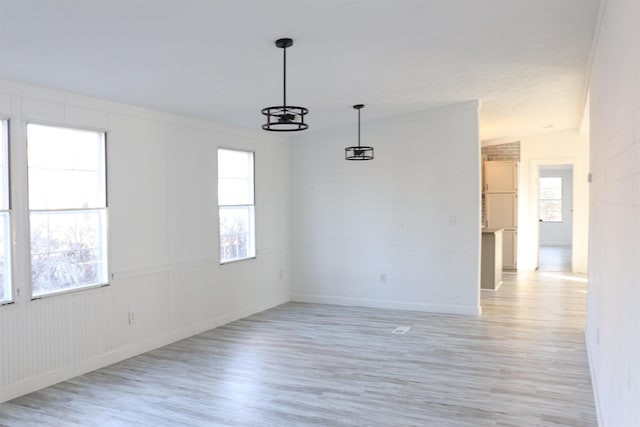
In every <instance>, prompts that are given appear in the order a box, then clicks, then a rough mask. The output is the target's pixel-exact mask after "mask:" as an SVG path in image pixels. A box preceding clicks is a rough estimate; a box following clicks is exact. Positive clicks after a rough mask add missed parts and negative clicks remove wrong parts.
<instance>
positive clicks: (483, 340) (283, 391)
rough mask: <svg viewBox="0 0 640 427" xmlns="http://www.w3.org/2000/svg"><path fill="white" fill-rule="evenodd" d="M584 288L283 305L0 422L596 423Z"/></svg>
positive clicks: (529, 276)
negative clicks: (464, 303) (444, 303)
mask: <svg viewBox="0 0 640 427" xmlns="http://www.w3.org/2000/svg"><path fill="white" fill-rule="evenodd" d="M563 277H565V278H563ZM585 289H586V284H585V283H584V280H581V279H580V277H577V276H560V275H557V274H555V275H554V274H552V273H526V274H522V273H519V274H517V273H505V284H504V285H503V286H502V287H501V288H500V290H499V291H497V292H493V291H483V292H482V306H483V309H484V313H483V315H482V316H481V317H474V316H457V315H437V314H426V313H418V312H406V311H393V310H379V309H365V308H351V307H338V306H325V305H313V304H298V303H288V304H285V305H282V306H280V307H277V308H275V309H272V310H269V311H266V312H263V313H260V314H257V315H254V316H251V317H249V318H246V319H243V320H239V321H236V322H233V323H231V324H228V325H226V326H224V327H221V328H218V329H214V330H211V331H208V332H205V333H203V334H200V335H197V336H194V337H191V338H188V339H186V340H183V341H180V342H178V343H175V344H172V345H169V346H166V347H163V348H161V349H158V350H156V351H153V352H150V353H146V354H143V355H141V356H138V357H135V358H132V359H129V360H126V361H124V362H121V363H118V364H115V365H112V366H109V367H107V368H104V369H100V370H98V371H95V372H92V373H89V374H87V375H83V376H80V377H77V378H75V379H72V380H70V381H66V382H64V383H61V384H57V385H55V386H52V387H49V388H46V389H44V390H41V391H38V392H35V393H31V394H29V395H27V396H24V397H21V398H18V399H15V400H13V401H11V402H7V403H5V404H2V405H0V425H2V426H27V425H51V426H75V425H82V426H101V425H108V426H117V425H139V426H147V425H148V426H169V425H171V426H180V425H190V426H210V425H212V426H277V427H282V426H385V427H389V426H518V427H526V426H572V427H575V426H595V425H596V417H595V410H594V402H593V396H592V389H591V382H590V379H589V370H588V365H587V356H586V352H585V344H584V338H583V324H584V316H585V297H586V293H585ZM398 326H410V327H411V329H410V330H409V331H408V332H407V333H406V334H404V335H399V334H394V333H393V331H394V329H395V328H396V327H398Z"/></svg>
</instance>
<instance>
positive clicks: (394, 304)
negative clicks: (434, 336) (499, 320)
mask: <svg viewBox="0 0 640 427" xmlns="http://www.w3.org/2000/svg"><path fill="white" fill-rule="evenodd" d="M291 301H295V302H307V303H315V304H332V305H348V306H358V307H371V308H388V309H392V310H411V311H425V312H430V313H445V314H466V315H475V316H479V315H480V314H482V307H480V306H479V305H477V306H476V305H455V304H425V303H415V302H407V301H381V300H375V299H369V298H354V297H340V296H328V295H317V294H305V293H301V294H293V295H291Z"/></svg>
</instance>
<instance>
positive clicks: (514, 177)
mask: <svg viewBox="0 0 640 427" xmlns="http://www.w3.org/2000/svg"><path fill="white" fill-rule="evenodd" d="M484 191H485V193H516V192H517V191H518V162H514V161H491V162H485V163H484Z"/></svg>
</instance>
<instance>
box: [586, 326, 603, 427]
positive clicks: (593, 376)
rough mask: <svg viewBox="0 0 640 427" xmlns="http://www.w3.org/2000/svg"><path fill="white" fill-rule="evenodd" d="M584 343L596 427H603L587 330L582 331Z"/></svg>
mask: <svg viewBox="0 0 640 427" xmlns="http://www.w3.org/2000/svg"><path fill="white" fill-rule="evenodd" d="M584 342H585V343H586V347H587V357H588V359H589V373H590V374H591V387H592V388H593V400H594V402H595V405H596V417H597V418H598V426H599V427H605V426H606V424H605V422H604V414H603V412H602V405H601V403H600V395H599V394H598V382H597V378H598V377H597V376H596V366H597V365H596V360H595V357H596V356H595V352H594V351H593V350H592V347H591V340H590V339H589V332H588V331H587V329H585V331H584Z"/></svg>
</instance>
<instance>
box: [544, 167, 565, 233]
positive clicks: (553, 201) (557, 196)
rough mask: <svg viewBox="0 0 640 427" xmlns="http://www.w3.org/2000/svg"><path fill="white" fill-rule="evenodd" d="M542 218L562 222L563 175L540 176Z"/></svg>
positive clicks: (546, 220) (547, 220) (545, 220)
mask: <svg viewBox="0 0 640 427" xmlns="http://www.w3.org/2000/svg"><path fill="white" fill-rule="evenodd" d="M539 182H540V187H539V191H540V192H539V195H540V220H542V221H544V222H562V177H559V176H557V177H540V181H539Z"/></svg>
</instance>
